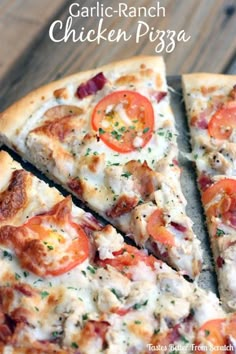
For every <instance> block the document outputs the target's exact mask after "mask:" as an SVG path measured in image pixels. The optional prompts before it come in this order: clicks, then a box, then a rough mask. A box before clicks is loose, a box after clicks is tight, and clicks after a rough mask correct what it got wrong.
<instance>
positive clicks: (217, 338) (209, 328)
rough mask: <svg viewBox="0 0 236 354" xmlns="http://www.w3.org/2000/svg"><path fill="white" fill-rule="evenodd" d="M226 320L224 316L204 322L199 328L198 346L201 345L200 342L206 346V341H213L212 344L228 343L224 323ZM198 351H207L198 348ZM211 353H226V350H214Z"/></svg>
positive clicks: (222, 344)
mask: <svg viewBox="0 0 236 354" xmlns="http://www.w3.org/2000/svg"><path fill="white" fill-rule="evenodd" d="M225 322H226V320H225V319H223V318H218V319H214V320H210V321H207V322H206V323H204V324H203V325H202V326H201V327H200V328H199V330H198V332H197V336H196V342H195V344H196V346H199V344H202V346H204V345H205V344H206V341H207V342H209V343H211V344H212V346H222V347H223V346H224V345H227V343H228V340H227V337H226V335H225V333H224V332H225V331H224V325H225ZM196 352H197V353H205V351H203V350H196ZM211 353H213V354H217V353H218V354H219V353H222V354H223V353H225V351H219V350H217V351H214V350H212V351H211Z"/></svg>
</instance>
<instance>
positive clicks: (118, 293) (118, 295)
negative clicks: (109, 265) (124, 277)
mask: <svg viewBox="0 0 236 354" xmlns="http://www.w3.org/2000/svg"><path fill="white" fill-rule="evenodd" d="M111 292H112V293H113V294H114V295H115V296H116V297H117V299H118V300H119V299H120V298H121V297H122V294H121V293H120V292H119V291H117V290H116V289H114V288H112V289H111Z"/></svg>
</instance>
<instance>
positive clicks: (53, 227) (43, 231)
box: [17, 197, 89, 277]
mask: <svg viewBox="0 0 236 354" xmlns="http://www.w3.org/2000/svg"><path fill="white" fill-rule="evenodd" d="M71 207H72V204H71V198H70V197H68V198H65V199H63V200H62V201H61V202H60V203H58V204H57V205H56V206H55V207H54V208H53V209H52V210H51V211H49V212H48V213H45V214H42V215H38V216H34V217H33V218H31V219H30V220H29V221H28V222H27V223H25V224H24V225H23V226H21V227H20V229H21V232H23V233H24V235H25V242H24V243H23V245H22V247H21V248H18V250H17V255H18V256H19V259H20V262H21V264H22V266H23V267H25V268H27V269H28V270H30V271H32V272H33V273H35V274H37V275H39V276H41V277H42V276H48V275H52V276H57V275H60V274H63V273H66V272H68V271H69V270H71V269H72V268H74V267H75V266H77V265H78V264H80V263H82V262H83V261H84V260H85V259H87V258H88V254H89V241H88V238H87V236H86V234H85V232H84V231H83V229H82V228H81V227H80V226H79V225H78V224H75V223H74V222H72V221H71Z"/></svg>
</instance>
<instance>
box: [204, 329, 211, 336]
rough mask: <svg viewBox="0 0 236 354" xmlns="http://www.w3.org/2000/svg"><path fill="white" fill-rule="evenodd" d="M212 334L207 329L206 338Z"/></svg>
mask: <svg viewBox="0 0 236 354" xmlns="http://www.w3.org/2000/svg"><path fill="white" fill-rule="evenodd" d="M210 333H211V332H210V331H208V329H205V335H206V337H208V336H209V334H210Z"/></svg>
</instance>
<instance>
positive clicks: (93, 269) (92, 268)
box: [87, 266, 96, 274]
mask: <svg viewBox="0 0 236 354" xmlns="http://www.w3.org/2000/svg"><path fill="white" fill-rule="evenodd" d="M87 269H88V270H89V271H90V272H91V273H92V274H95V273H96V269H95V268H94V267H92V266H88V267H87Z"/></svg>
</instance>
